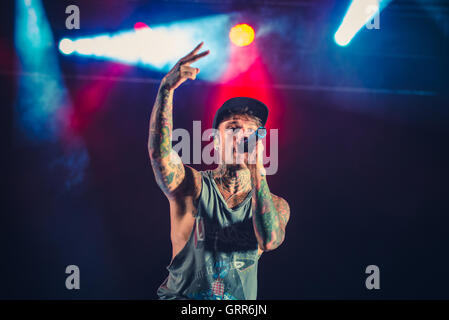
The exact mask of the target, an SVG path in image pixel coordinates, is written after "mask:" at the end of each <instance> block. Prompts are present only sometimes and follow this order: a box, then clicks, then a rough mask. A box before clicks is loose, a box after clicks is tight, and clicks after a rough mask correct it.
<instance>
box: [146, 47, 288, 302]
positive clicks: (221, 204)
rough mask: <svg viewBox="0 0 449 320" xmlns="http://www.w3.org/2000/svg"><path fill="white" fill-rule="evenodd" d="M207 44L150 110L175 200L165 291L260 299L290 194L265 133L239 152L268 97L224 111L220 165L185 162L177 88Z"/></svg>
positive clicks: (167, 187) (217, 123)
mask: <svg viewBox="0 0 449 320" xmlns="http://www.w3.org/2000/svg"><path fill="white" fill-rule="evenodd" d="M202 45H203V43H202V42H201V43H200V44H199V45H198V46H197V47H196V48H195V49H194V50H193V51H192V52H190V53H189V54H188V55H186V56H185V57H183V58H182V59H180V60H179V61H178V62H177V63H176V65H175V66H174V67H173V68H172V69H171V70H170V71H169V73H168V74H167V75H166V76H165V77H164V78H163V79H162V82H161V84H160V87H159V91H158V95H157V98H156V102H155V104H154V107H153V111H152V113H151V118H150V134H149V141H148V148H149V154H150V159H151V164H152V167H153V171H154V174H155V177H156V181H157V183H158V185H159V187H160V188H161V189H162V191H163V192H164V193H165V195H166V196H167V198H168V200H169V202H170V222H171V243H172V248H173V251H172V260H171V262H170V265H169V266H168V267H167V269H168V271H169V275H168V277H167V278H166V280H165V281H164V283H163V284H162V285H161V286H160V287H159V289H158V296H159V298H160V299H256V297H257V264H258V260H259V257H260V255H261V254H262V252H264V251H271V250H274V249H276V248H277V247H278V246H279V245H280V244H281V243H282V242H283V240H284V237H285V227H286V225H287V222H288V219H289V216H290V210H289V206H288V204H287V202H286V201H285V200H284V199H282V198H281V197H278V196H275V195H274V194H272V193H270V190H269V188H268V184H267V180H266V177H265V170H264V167H263V162H262V151H263V145H262V144H261V140H259V141H258V142H257V144H255V146H256V147H255V148H253V150H245V151H246V152H240V153H239V150H241V148H239V146H240V145H242V143H241V142H242V141H243V139H244V138H245V137H246V138H248V137H249V136H250V135H252V134H253V133H254V132H255V131H256V130H258V128H259V127H263V126H264V125H265V122H266V120H267V117H268V109H267V107H266V106H265V105H264V104H263V103H262V102H260V101H258V100H255V99H251V98H243V97H238V98H233V99H230V100H228V101H227V102H225V104H224V105H223V106H222V107H221V108H220V109H219V110H218V111H217V113H216V115H215V118H214V124H213V127H214V128H215V129H217V130H218V133H217V134H216V135H215V137H214V146H215V150H216V151H217V152H218V153H219V154H220V160H221V161H220V163H219V165H218V167H217V168H216V169H215V170H213V171H203V172H198V171H197V170H195V169H193V168H191V167H189V166H186V165H183V163H182V162H181V159H180V157H179V155H178V154H177V153H176V152H175V151H174V150H173V149H172V146H171V134H172V129H173V122H172V107H173V105H172V102H173V93H174V90H175V89H176V88H177V87H179V86H180V85H181V84H182V83H183V82H184V81H186V80H187V79H191V80H195V78H196V75H197V74H198V73H199V72H200V70H199V69H198V68H194V67H191V66H190V64H191V63H193V62H195V61H197V60H198V59H200V58H202V57H204V56H206V55H207V54H209V50H207V51H204V52H202V53H199V54H198V51H199V50H200V48H201V46H202ZM242 154H243V157H239V155H240V156H241V155H242ZM239 159H241V161H238V160H239ZM242 159H243V160H242Z"/></svg>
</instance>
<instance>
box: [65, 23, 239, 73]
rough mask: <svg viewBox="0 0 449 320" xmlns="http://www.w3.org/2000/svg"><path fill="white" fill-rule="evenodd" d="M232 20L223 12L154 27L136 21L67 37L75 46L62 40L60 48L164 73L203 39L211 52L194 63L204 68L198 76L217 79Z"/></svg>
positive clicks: (222, 66) (222, 68) (222, 69)
mask: <svg viewBox="0 0 449 320" xmlns="http://www.w3.org/2000/svg"><path fill="white" fill-rule="evenodd" d="M230 20H231V15H228V14H220V15H214V16H208V17H201V18H197V19H191V20H183V21H180V22H173V23H170V24H164V25H157V26H151V28H150V27H149V26H148V25H147V24H145V23H143V22H137V23H135V24H134V27H133V29H131V30H121V31H118V32H117V33H114V34H102V35H94V36H91V37H84V38H78V39H67V40H68V41H72V43H71V45H73V48H72V47H71V46H70V45H69V43H70V42H68V41H67V40H64V39H63V40H64V42H62V40H61V42H60V46H59V50H60V51H61V52H62V53H63V54H77V55H82V56H86V57H93V58H97V59H106V60H112V61H117V62H121V63H124V64H129V65H138V66H142V67H147V68H151V69H156V70H158V71H161V72H163V73H165V72H168V71H169V70H170V68H171V67H173V65H174V64H175V63H176V62H177V61H178V60H179V59H180V58H181V57H183V56H184V55H185V54H187V53H188V52H190V51H191V50H192V49H193V48H194V47H195V46H196V45H197V44H198V43H199V42H200V41H204V43H205V48H204V50H207V49H208V50H210V51H211V54H210V55H209V56H208V57H207V59H204V60H199V61H198V62H196V63H195V66H196V67H198V68H200V69H201V70H202V72H201V74H200V75H199V78H202V79H207V80H214V79H217V78H218V77H220V75H221V74H222V72H223V71H224V69H225V68H226V65H225V64H224V63H223V61H227V60H228V57H229V54H230V52H229V51H230V50H229V47H230V46H229V42H228V39H227V38H226V35H227V33H228V32H229V31H228V30H229V26H230ZM204 26H207V28H205V27H204Z"/></svg>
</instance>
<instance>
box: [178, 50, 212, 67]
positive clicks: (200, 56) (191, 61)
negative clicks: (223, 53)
mask: <svg viewBox="0 0 449 320" xmlns="http://www.w3.org/2000/svg"><path fill="white" fill-rule="evenodd" d="M209 52H210V51H209V50H206V51H203V52H201V53H199V54H197V55H196V56H193V57H191V58H187V59H185V60H184V61H183V62H184V63H188V64H190V63H193V62H195V61H197V60H198V59H201V58H202V57H204V56H207V55H208V54H209Z"/></svg>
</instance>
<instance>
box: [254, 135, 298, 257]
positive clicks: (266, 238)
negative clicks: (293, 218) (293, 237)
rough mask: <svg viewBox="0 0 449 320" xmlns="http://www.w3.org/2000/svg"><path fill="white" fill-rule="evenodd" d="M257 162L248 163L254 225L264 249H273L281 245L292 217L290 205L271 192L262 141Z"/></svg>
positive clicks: (258, 146)
mask: <svg viewBox="0 0 449 320" xmlns="http://www.w3.org/2000/svg"><path fill="white" fill-rule="evenodd" d="M256 149H257V151H256V152H257V155H256V156H257V161H255V162H256V164H247V166H248V169H249V170H250V173H251V182H252V185H253V187H254V193H253V226H254V231H255V233H256V238H257V242H258V243H259V247H260V249H262V250H263V251H271V250H274V249H276V248H277V247H279V246H280V245H281V243H282V242H283V241H284V238H285V227H286V226H287V222H288V220H289V219H290V207H289V205H288V203H287V201H285V200H284V199H282V198H281V197H278V196H276V195H274V194H272V193H271V192H270V189H269V188H268V183H267V178H266V173H265V169H264V167H263V164H262V163H263V161H262V152H263V145H262V143H261V141H259V143H258V144H257V148H256Z"/></svg>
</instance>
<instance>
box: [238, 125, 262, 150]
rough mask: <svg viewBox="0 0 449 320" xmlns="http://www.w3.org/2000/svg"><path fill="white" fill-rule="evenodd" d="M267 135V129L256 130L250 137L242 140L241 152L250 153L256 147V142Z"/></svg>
mask: <svg viewBox="0 0 449 320" xmlns="http://www.w3.org/2000/svg"><path fill="white" fill-rule="evenodd" d="M266 135H267V129H265V128H264V127H259V128H257V130H256V131H254V132H253V133H252V134H251V135H250V136H248V137H244V138H243V140H242V143H243V152H248V153H251V152H253V150H254V148H255V147H256V144H257V141H258V140H259V139H263V138H265V136H266Z"/></svg>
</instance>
